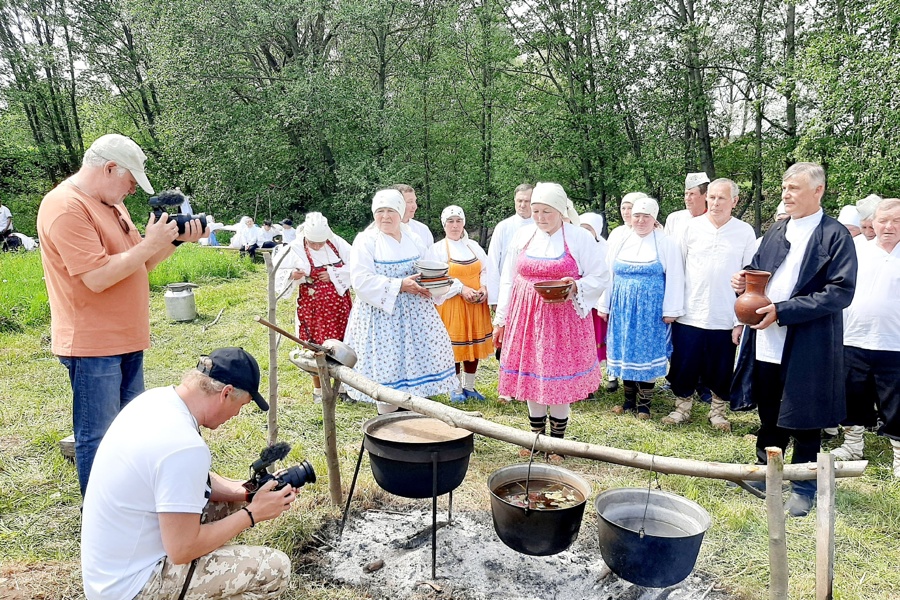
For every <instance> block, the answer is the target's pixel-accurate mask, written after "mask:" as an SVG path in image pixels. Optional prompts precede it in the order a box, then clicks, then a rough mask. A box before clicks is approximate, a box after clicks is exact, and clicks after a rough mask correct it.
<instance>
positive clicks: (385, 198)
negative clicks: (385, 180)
mask: <svg viewBox="0 0 900 600" xmlns="http://www.w3.org/2000/svg"><path fill="white" fill-rule="evenodd" d="M379 208H390V209H391V210H394V211H397V212H398V213H399V214H400V216H401V217H402V216H403V213H404V211H406V200H404V199H403V194H401V193H400V192H398V191H397V190H394V189H387V190H378V191H377V192H375V195H374V196H373V197H372V214H373V215H374V214H375V211H376V210H378V209H379Z"/></svg>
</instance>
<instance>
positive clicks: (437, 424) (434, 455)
mask: <svg viewBox="0 0 900 600" xmlns="http://www.w3.org/2000/svg"><path fill="white" fill-rule="evenodd" d="M363 433H364V434H365V440H364V442H363V444H364V446H365V448H366V450H368V451H369V463H370V464H371V466H372V475H374V476H375V481H376V482H377V483H378V485H379V486H381V488H382V489H383V490H385V491H387V492H390V493H391V494H394V495H396V496H402V497H404V498H430V497H432V495H435V496H440V495H443V494H446V493H448V492H452V491H453V490H454V489H456V488H457V487H459V484H461V483H462V481H463V479H465V477H466V471H468V469H469V456H470V455H471V454H472V451H473V450H474V449H475V442H474V437H475V434H473V433H472V432H471V431H466V430H465V429H459V428H457V427H450V426H449V425H447V424H446V423H444V422H443V421H441V420H439V419H435V418H432V417H426V416H425V415H420V414H417V413H413V412H399V413H389V414H386V415H379V416H377V417H375V418H374V419H369V420H368V421H366V422H365V423H364V424H363ZM435 475H437V481H436V482H435V481H434V479H435ZM435 483H436V484H437V486H436V493H434V492H435Z"/></svg>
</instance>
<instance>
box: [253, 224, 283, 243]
mask: <svg viewBox="0 0 900 600" xmlns="http://www.w3.org/2000/svg"><path fill="white" fill-rule="evenodd" d="M279 235H281V226H280V225H272V221H271V220H269V219H266V220H265V221H263V226H262V227H261V228H260V230H259V235H258V236H257V239H258V240H259V247H260V248H274V247H275V236H279Z"/></svg>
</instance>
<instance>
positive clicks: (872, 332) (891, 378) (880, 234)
mask: <svg viewBox="0 0 900 600" xmlns="http://www.w3.org/2000/svg"><path fill="white" fill-rule="evenodd" d="M872 226H873V227H874V228H875V239H874V240H873V241H871V242H869V243H867V244H864V245H863V246H861V247H858V248H857V257H858V259H859V270H858V271H857V279H856V295H855V296H854V297H853V302H852V303H851V304H850V306H849V307H847V309H846V310H845V311H844V372H845V373H846V390H847V418H846V419H845V420H844V444H843V445H842V446H841V447H839V448H835V449H834V450H832V451H831V453H832V454H833V455H834V456H835V458H837V459H838V460H860V459H862V456H863V445H864V441H863V432H864V431H865V428H866V426H869V425H874V424H875V422H876V416H880V417H881V420H882V422H883V424H882V425H881V427H880V428H879V430H878V433H879V434H881V435H884V436H885V437H887V438H889V439H890V440H891V445H892V446H893V449H894V463H893V471H894V477H900V311H898V310H897V294H898V292H900V244H898V242H900V200H898V199H896V198H889V199H886V200H882V201H881V203H880V204H879V205H878V207H877V208H876V209H875V214H874V215H873V219H872ZM872 390H874V391H875V397H874V398H873V397H872ZM876 406H877V415H876V410H875V409H876Z"/></svg>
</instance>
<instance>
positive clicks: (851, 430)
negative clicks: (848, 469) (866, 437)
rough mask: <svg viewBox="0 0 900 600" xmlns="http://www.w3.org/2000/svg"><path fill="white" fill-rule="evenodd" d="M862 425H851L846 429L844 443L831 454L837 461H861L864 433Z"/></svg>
mask: <svg viewBox="0 0 900 600" xmlns="http://www.w3.org/2000/svg"><path fill="white" fill-rule="evenodd" d="M865 430H866V428H865V427H863V426H862V425H850V426H849V427H844V443H843V445H841V447H840V448H835V449H834V450H832V451H831V454H832V455H833V456H834V458H835V459H836V460H860V459H862V456H863V445H864V442H863V432H864V431H865Z"/></svg>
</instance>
